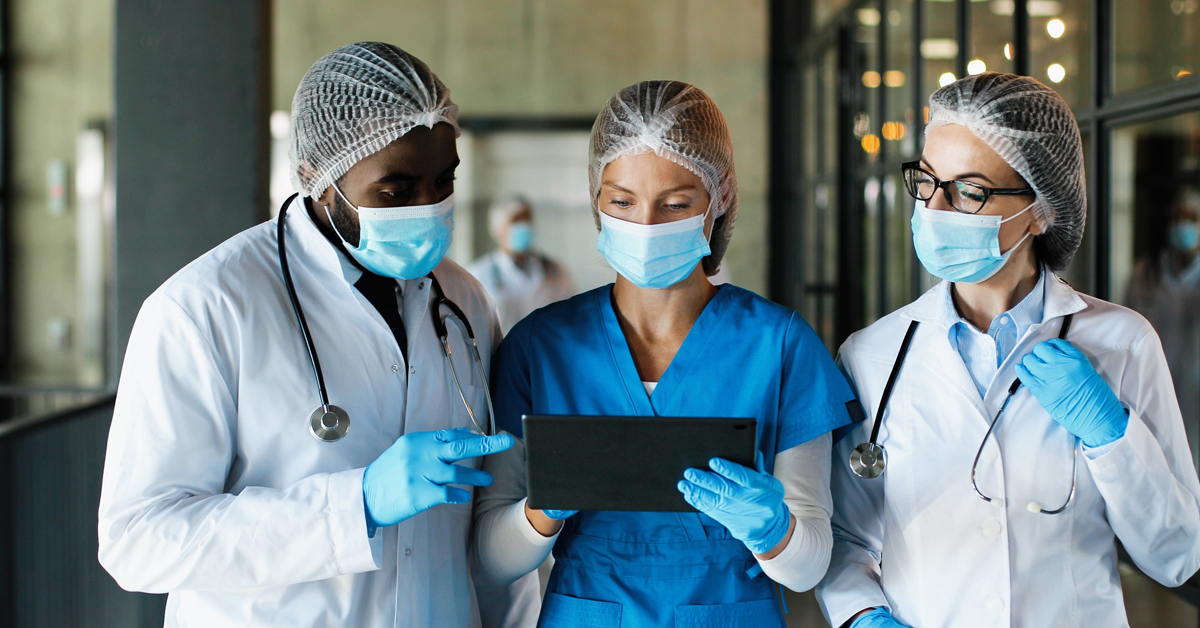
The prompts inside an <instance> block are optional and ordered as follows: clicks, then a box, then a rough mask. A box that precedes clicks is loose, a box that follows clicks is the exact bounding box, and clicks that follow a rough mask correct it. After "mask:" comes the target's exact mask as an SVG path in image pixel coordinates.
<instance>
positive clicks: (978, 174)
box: [921, 157, 996, 185]
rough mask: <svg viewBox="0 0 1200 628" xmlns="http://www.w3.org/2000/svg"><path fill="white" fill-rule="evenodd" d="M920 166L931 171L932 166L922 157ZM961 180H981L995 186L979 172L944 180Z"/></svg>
mask: <svg viewBox="0 0 1200 628" xmlns="http://www.w3.org/2000/svg"><path fill="white" fill-rule="evenodd" d="M921 165H923V166H925V167H926V168H927V169H929V170H933V166H932V165H930V164H929V162H928V161H925V158H924V157H921ZM962 179H983V180H984V181H987V182H988V183H990V184H992V185H996V182H995V181H992V180H991V178H989V177H988V176H987V175H986V174H983V173H981V172H964V173H962V174H960V175H958V176H957V177H954V178H952V179H946V180H947V181H961V180H962Z"/></svg>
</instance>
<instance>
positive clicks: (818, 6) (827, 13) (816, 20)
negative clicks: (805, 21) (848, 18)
mask: <svg viewBox="0 0 1200 628" xmlns="http://www.w3.org/2000/svg"><path fill="white" fill-rule="evenodd" d="M846 2H847V0H816V1H815V2H813V24H816V26H817V28H820V27H822V26H824V25H825V23H826V22H828V21H829V20H830V18H832V17H833V16H835V15H837V13H838V11H841V10H842V7H844V6H846Z"/></svg>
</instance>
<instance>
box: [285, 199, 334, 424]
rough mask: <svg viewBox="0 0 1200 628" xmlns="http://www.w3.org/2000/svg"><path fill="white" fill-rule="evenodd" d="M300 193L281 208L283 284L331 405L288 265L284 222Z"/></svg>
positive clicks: (323, 401)
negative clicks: (289, 208)
mask: <svg viewBox="0 0 1200 628" xmlns="http://www.w3.org/2000/svg"><path fill="white" fill-rule="evenodd" d="M297 196H299V194H292V195H291V196H289V197H288V199H287V200H286V201H284V203H283V206H282V207H280V208H279V220H278V223H279V224H278V227H277V228H276V241H277V242H278V243H279V267H280V268H281V269H282V272H283V285H284V286H285V287H286V288H287V293H288V299H290V300H291V302H292V311H293V312H295V314H296V322H297V323H299V325H300V331H301V333H302V334H303V335H304V346H305V347H306V348H307V349H308V358H309V362H311V363H312V368H313V377H314V378H315V379H316V380H317V389H318V390H320V392H321V407H323V408H328V407H329V390H328V389H327V388H325V373H324V371H322V370H321V360H320V358H318V357H317V348H316V346H315V345H314V344H313V337H312V332H311V331H309V329H308V321H307V320H306V319H305V318H304V309H303V308H301V307H300V299H299V297H297V296H296V284H295V283H294V282H293V281H292V271H291V268H290V267H289V266H288V257H287V239H286V238H285V237H284V233H283V223H284V220H285V219H286V218H287V210H288V207H289V206H290V205H291V204H292V201H293V200H294V199H295V198H296V197H297Z"/></svg>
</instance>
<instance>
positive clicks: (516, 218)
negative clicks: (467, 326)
mask: <svg viewBox="0 0 1200 628" xmlns="http://www.w3.org/2000/svg"><path fill="white" fill-rule="evenodd" d="M488 228H489V229H490V231H491V233H492V238H493V239H495V240H496V250H495V251H492V252H491V253H488V254H487V255H484V256H483V257H481V258H479V259H477V260H475V261H474V262H472V263H471V265H470V266H468V267H467V270H468V271H469V272H470V273H471V274H472V275H474V276H475V278H476V279H478V280H479V283H481V284H483V288H484V289H485V290H487V292H488V294H490V295H491V296H492V299H494V300H495V301H496V308H497V309H498V310H499V311H500V325H501V326H502V327H503V329H504V333H508V331H509V330H510V329H512V326H513V325H516V324H517V321H519V320H521V319H522V318H525V317H526V316H528V315H529V313H530V312H532V311H534V310H536V309H538V308H539V307H544V306H547V305H550V304H551V303H554V302H555V301H561V300H563V299H566V298H567V297H570V296H571V295H573V294H575V289H574V288H573V287H572V285H571V277H570V275H569V274H567V271H566V269H565V268H563V267H562V266H560V265H559V264H558V262H555V261H554V260H552V259H550V258H549V257H547V256H546V255H544V254H542V253H540V252H538V251H537V250H536V249H534V248H533V244H534V241H535V238H534V234H535V233H536V232H535V231H534V228H533V208H532V207H531V206H530V205H529V202H528V201H526V200H525V199H523V198H513V199H508V200H505V201H501V202H499V203H496V204H495V205H493V206H492V208H491V209H490V210H489V211H488Z"/></svg>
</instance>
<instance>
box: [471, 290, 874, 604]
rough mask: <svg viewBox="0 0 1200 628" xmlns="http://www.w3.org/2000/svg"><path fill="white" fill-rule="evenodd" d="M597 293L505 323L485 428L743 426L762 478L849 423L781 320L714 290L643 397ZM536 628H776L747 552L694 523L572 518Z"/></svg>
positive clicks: (770, 308)
mask: <svg viewBox="0 0 1200 628" xmlns="http://www.w3.org/2000/svg"><path fill="white" fill-rule="evenodd" d="M611 295H612V286H611V285H609V286H604V287H601V288H598V289H596V290H592V291H590V292H586V293H584V294H581V295H578V296H576V297H574V298H572V299H569V300H567V301H561V302H559V303H556V304H553V305H550V306H548V307H546V308H543V309H541V310H538V311H536V312H534V313H533V314H531V315H530V316H529V317H527V318H525V319H524V320H523V321H521V322H520V323H518V324H517V325H516V326H515V327H514V328H513V330H512V333H510V334H509V336H508V337H507V338H506V339H505V340H504V342H503V343H502V344H501V346H500V348H499V350H498V352H497V355H496V360H495V362H494V364H493V371H492V373H493V394H494V395H495V403H496V419H497V423H498V425H499V426H500V427H501V428H502V429H505V430H507V431H509V432H511V433H513V434H516V435H518V436H520V435H521V416H522V415H525V414H573V415H600V416H605V415H607V416H671V417H752V418H755V419H757V420H758V422H759V425H758V447H759V450H760V451H761V452H762V454H763V457H764V462H765V464H766V468H767V470H768V472H769V471H771V470H772V469H773V468H774V459H775V454H776V453H777V452H780V451H784V450H787V449H790V448H792V447H795V446H796V445H800V444H802V443H805V442H807V441H809V440H811V439H813V438H815V437H817V436H820V435H822V434H825V433H826V432H829V431H831V430H833V429H835V428H838V427H841V426H843V425H846V424H848V423H849V422H850V415H849V412H848V411H847V408H846V404H847V403H850V402H851V401H852V400H853V395H852V393H851V392H850V388H849V386H848V385H847V384H846V381H845V379H844V378H843V377H842V375H841V373H840V372H839V371H838V369H837V367H836V366H835V365H834V363H833V360H832V359H831V358H830V356H829V354H828V352H827V351H826V349H825V346H824V345H823V344H822V343H821V341H820V339H819V338H818V337H817V336H816V334H815V333H814V332H813V331H812V329H811V328H810V327H809V326H808V324H807V323H805V322H804V320H803V319H802V318H801V317H800V316H799V315H797V314H795V313H794V312H792V311H791V310H788V309H785V308H783V307H781V306H779V305H776V304H774V303H771V302H770V301H767V300H766V299H763V298H761V297H759V296H758V295H755V294H754V293H752V292H749V291H746V290H743V289H741V288H737V287H735V286H729V285H725V286H722V287H721V288H720V290H718V292H717V293H716V295H714V296H713V298H712V300H710V301H709V303H708V305H707V306H706V307H705V309H704V311H703V312H702V313H701V314H700V316H699V318H697V320H696V322H695V324H694V325H693V327H692V329H691V330H690V331H689V332H688V335H687V337H686V338H685V339H684V342H683V344H682V345H681V346H680V348H679V350H678V352H677V353H676V355H675V357H674V359H673V360H672V361H671V364H670V365H669V366H668V368H667V370H666V371H665V372H664V373H663V375H662V377H661V378H659V381H658V383H657V384H656V387H655V388H654V390H653V394H647V391H646V387H645V385H644V384H643V382H642V380H641V378H640V377H639V375H638V372H637V368H636V367H635V366H634V361H633V357H632V355H631V354H630V351H629V345H628V343H627V342H626V339H625V335H624V333H623V332H622V330H621V327H620V324H619V322H618V321H617V317H616V313H615V312H614V310H613V306H612V297H611ZM554 556H555V559H556V564H555V567H554V571H553V572H552V573H551V576H550V581H549V583H548V586H547V594H546V598H545V601H544V602H543V609H542V616H541V620H540V621H539V625H540V626H546V627H554V626H568V625H588V626H674V625H677V624H676V621H677V620H679V621H684V622H685V624H686V625H689V626H709V625H713V626H716V625H731V622H732V621H733V619H731V618H736V621H737V622H740V623H738V625H745V626H773V627H774V626H780V625H782V618H781V616H780V615H779V610H778V608H777V603H776V602H775V601H774V592H773V589H772V586H771V582H770V581H769V580H768V579H767V578H765V577H761V575H760V574H761V570H760V569H758V565H757V562H756V560H755V559H754V556H753V555H752V554H751V553H750V551H749V550H747V549H746V547H745V545H744V544H742V543H741V542H740V541H738V540H737V539H735V538H733V537H732V536H730V535H729V532H728V530H726V529H725V527H724V526H722V525H720V524H719V523H717V522H716V521H715V520H713V519H711V518H709V517H707V516H704V515H701V514H699V513H662V512H594V511H585V512H581V513H579V514H577V515H575V516H573V517H571V518H570V519H568V520H567V521H566V523H565V525H564V528H563V531H562V532H561V533H560V535H559V538H558V540H557V542H556V543H555V547H554Z"/></svg>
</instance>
